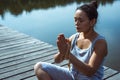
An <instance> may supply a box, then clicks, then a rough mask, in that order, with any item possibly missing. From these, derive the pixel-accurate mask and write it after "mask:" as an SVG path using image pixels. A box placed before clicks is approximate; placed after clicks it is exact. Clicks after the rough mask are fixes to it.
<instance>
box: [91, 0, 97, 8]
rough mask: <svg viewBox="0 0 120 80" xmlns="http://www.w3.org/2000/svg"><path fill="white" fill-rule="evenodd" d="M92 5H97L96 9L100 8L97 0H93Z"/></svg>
mask: <svg viewBox="0 0 120 80" xmlns="http://www.w3.org/2000/svg"><path fill="white" fill-rule="evenodd" d="M90 5H91V6H93V7H95V8H96V9H97V8H98V3H97V1H96V0H94V1H91V3H90Z"/></svg>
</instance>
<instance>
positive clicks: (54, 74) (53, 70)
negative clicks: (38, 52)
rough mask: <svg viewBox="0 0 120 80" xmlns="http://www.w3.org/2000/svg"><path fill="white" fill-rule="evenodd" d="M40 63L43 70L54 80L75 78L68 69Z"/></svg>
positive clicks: (72, 79) (71, 79)
mask: <svg viewBox="0 0 120 80" xmlns="http://www.w3.org/2000/svg"><path fill="white" fill-rule="evenodd" d="M40 63H41V64H42V69H43V70H44V71H45V72H47V73H48V74H49V75H50V77H51V78H52V80H74V77H73V75H72V73H71V72H70V71H69V69H68V68H65V67H60V66H56V65H54V64H50V63H46V62H40Z"/></svg>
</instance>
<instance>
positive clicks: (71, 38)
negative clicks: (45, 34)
mask: <svg viewBox="0 0 120 80" xmlns="http://www.w3.org/2000/svg"><path fill="white" fill-rule="evenodd" d="M78 35H79V33H75V34H73V35H71V36H70V37H69V40H70V41H72V40H73V39H74V38H75V37H76V36H78Z"/></svg>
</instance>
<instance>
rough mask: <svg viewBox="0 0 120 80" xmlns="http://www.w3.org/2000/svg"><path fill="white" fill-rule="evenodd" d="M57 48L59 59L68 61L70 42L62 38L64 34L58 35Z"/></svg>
mask: <svg viewBox="0 0 120 80" xmlns="http://www.w3.org/2000/svg"><path fill="white" fill-rule="evenodd" d="M57 46H58V50H59V55H60V59H62V60H65V59H69V53H70V41H69V39H66V38H65V37H64V34H60V35H58V38H57Z"/></svg>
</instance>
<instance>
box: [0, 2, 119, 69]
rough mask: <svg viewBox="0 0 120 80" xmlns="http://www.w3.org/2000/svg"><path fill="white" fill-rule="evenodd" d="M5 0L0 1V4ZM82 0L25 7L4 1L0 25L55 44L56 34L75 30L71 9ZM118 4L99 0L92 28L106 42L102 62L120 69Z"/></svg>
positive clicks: (68, 33)
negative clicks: (106, 50)
mask: <svg viewBox="0 0 120 80" xmlns="http://www.w3.org/2000/svg"><path fill="white" fill-rule="evenodd" d="M4 1H5V0H3V1H2V0H1V1H0V3H3V2H4ZM18 1H19V0H18ZM30 1H32V0H30ZM36 1H39V0H36ZM54 1H55V0H54ZM43 2H44V1H43ZM84 2H88V1H87V0H86V1H84V0H83V1H82V2H80V1H76V2H75V1H71V2H69V1H68V2H64V1H63V2H62V1H61V3H60V2H58V3H57V2H56V3H55V4H54V5H53V2H51V5H47V4H46V3H45V5H46V6H44V5H41V3H40V2H36V3H35V2H34V3H33V2H32V4H36V5H31V6H30V5H28V6H27V7H26V5H25V4H27V3H28V2H26V3H25V2H23V3H25V4H24V5H22V6H23V9H21V7H19V6H17V4H16V2H14V1H13V3H14V4H16V5H13V4H11V3H10V2H9V1H8V3H7V4H6V3H5V2H4V4H3V5H1V6H0V9H1V7H2V11H1V12H0V24H1V25H4V26H7V27H9V28H12V29H15V30H17V31H19V32H22V33H25V34H28V35H31V36H32V37H35V38H37V39H39V40H42V41H44V42H47V43H50V44H52V45H54V46H56V38H57V35H58V34H59V33H64V34H65V36H66V37H69V36H70V35H72V34H74V33H75V32H76V30H75V27H74V18H73V16H74V12H75V9H76V7H77V6H79V5H81V4H82V3H84ZM17 3H18V2H17ZM19 3H22V2H19ZM5 4H6V5H5ZM8 4H9V5H8ZM29 4H30V2H29ZM37 4H38V5H37ZM15 6H16V7H15ZM119 6H120V1H113V0H109V1H108V2H107V0H106V2H104V1H101V2H100V4H99V8H98V12H99V18H98V22H97V24H96V27H95V30H96V31H97V32H98V33H100V34H102V35H104V36H105V38H106V40H107V43H108V52H109V54H108V56H107V59H106V62H105V65H106V66H109V67H111V68H114V69H117V70H119V71H120V63H119V61H120V59H119V56H120V50H119V49H120V45H119V41H120V37H119V35H120V27H119V26H120V10H119Z"/></svg>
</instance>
